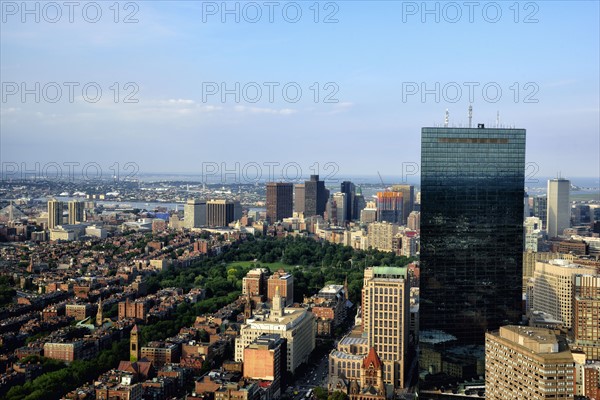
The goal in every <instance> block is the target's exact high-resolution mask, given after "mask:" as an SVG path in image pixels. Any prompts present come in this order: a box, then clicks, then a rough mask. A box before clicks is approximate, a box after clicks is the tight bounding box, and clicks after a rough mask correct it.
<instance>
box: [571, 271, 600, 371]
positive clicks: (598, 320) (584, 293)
mask: <svg viewBox="0 0 600 400" xmlns="http://www.w3.org/2000/svg"><path fill="white" fill-rule="evenodd" d="M573 290H574V293H573V295H574V298H573V334H574V337H575V342H574V344H573V346H574V347H575V348H578V349H581V350H583V352H584V353H585V356H586V358H587V359H588V360H600V312H599V311H598V310H600V275H597V274H596V275H577V276H576V277H575V285H574V287H573Z"/></svg>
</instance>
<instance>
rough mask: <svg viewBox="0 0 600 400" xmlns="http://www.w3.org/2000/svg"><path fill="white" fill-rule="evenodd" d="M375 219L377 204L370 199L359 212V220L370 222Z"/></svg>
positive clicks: (364, 222) (365, 222)
mask: <svg viewBox="0 0 600 400" xmlns="http://www.w3.org/2000/svg"><path fill="white" fill-rule="evenodd" d="M375 221H377V205H376V204H375V202H374V201H370V202H368V203H367V204H366V206H365V208H363V209H362V210H361V212H360V222H362V223H363V224H370V223H371V222H375Z"/></svg>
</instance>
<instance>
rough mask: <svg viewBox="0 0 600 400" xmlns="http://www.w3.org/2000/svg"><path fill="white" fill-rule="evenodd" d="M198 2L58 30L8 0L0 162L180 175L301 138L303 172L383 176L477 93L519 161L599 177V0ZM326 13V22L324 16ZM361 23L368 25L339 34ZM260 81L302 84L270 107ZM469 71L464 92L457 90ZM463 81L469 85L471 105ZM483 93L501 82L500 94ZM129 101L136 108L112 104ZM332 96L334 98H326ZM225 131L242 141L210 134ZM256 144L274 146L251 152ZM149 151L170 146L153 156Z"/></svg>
mask: <svg viewBox="0 0 600 400" xmlns="http://www.w3.org/2000/svg"><path fill="white" fill-rule="evenodd" d="M7 3H10V2H7ZM206 3H208V4H212V2H204V3H191V2H182V3H177V5H178V6H177V7H173V6H172V3H169V5H168V6H167V5H166V3H161V2H151V3H150V2H144V3H139V4H137V3H133V4H137V6H138V10H137V11H136V12H135V13H134V11H135V10H130V9H127V10H124V9H121V10H120V14H119V15H118V18H119V21H120V22H123V20H124V19H125V18H126V17H127V16H128V15H130V14H134V15H133V16H132V17H131V18H132V19H135V20H137V22H135V23H129V24H127V23H115V22H113V20H112V19H113V17H114V11H113V10H111V9H108V5H106V6H105V8H104V9H103V10H102V20H101V21H99V22H98V23H97V24H94V23H90V22H87V21H86V20H83V19H82V17H81V15H80V14H79V13H76V14H75V17H74V18H75V21H74V22H73V23H70V22H68V20H66V21H65V19H66V17H67V15H68V12H67V10H62V15H63V18H62V20H61V21H59V22H57V23H55V24H53V23H50V22H47V21H46V20H47V19H49V18H50V16H49V15H45V14H43V15H41V16H40V21H39V23H36V22H35V20H34V19H33V18H34V17H33V16H29V17H28V18H29V19H27V16H25V17H24V18H25V19H24V21H25V22H22V21H23V20H22V18H21V15H20V13H21V11H20V10H17V11H16V14H15V15H13V14H12V13H9V12H8V11H9V10H7V11H5V12H4V14H3V18H4V19H5V22H4V21H3V23H2V37H1V39H0V44H1V46H0V48H1V50H0V52H1V53H0V54H1V55H2V57H1V58H2V64H1V71H2V75H3V78H2V79H3V85H4V86H3V97H4V98H3V101H2V104H1V111H2V122H1V125H0V134H1V137H0V146H1V148H0V159H1V160H0V161H2V162H17V163H19V164H20V163H21V162H25V163H28V165H29V166H30V167H31V165H32V164H33V163H35V162H39V163H41V164H45V163H49V162H57V163H59V164H62V163H64V162H80V163H82V164H85V163H87V162H97V163H100V164H102V166H103V168H105V169H106V170H107V171H105V172H108V167H109V166H110V165H113V163H115V162H120V163H125V162H133V163H136V164H137V165H138V166H139V172H149V173H160V172H167V173H174V172H180V173H189V172H196V171H198V170H200V169H201V163H202V162H218V163H221V162H226V163H229V164H232V163H235V162H240V163H242V164H243V163H248V162H258V163H262V162H270V161H278V160H279V161H281V160H289V159H291V158H292V157H290V155H285V156H283V155H282V154H283V152H284V150H285V143H286V141H287V140H289V139H291V138H294V137H303V140H302V141H301V142H300V143H296V144H295V150H294V153H295V154H294V157H293V159H294V160H295V161H296V162H298V163H300V164H301V165H302V166H303V169H305V171H303V172H304V175H309V174H310V172H309V171H308V167H309V166H311V165H313V164H314V163H315V162H319V163H321V164H324V163H326V162H335V163H337V164H338V166H339V170H340V171H344V172H345V174H349V175H351V174H359V173H364V172H368V173H369V174H372V175H376V171H381V172H384V171H385V172H387V173H393V172H394V171H398V170H399V169H400V165H398V164H401V163H402V162H410V163H418V164H419V163H420V157H419V154H418V153H419V141H418V140H419V139H418V135H416V134H415V132H418V130H419V129H420V128H421V127H422V126H434V125H436V124H437V125H442V124H443V123H444V112H445V110H446V109H449V113H450V119H449V122H450V126H459V125H461V124H462V126H467V124H468V113H467V110H468V107H469V105H470V104H472V105H473V123H485V124H486V126H488V127H493V126H495V124H496V120H497V113H498V112H499V113H500V115H499V120H500V124H501V125H504V126H516V127H527V129H528V131H529V133H530V134H529V139H530V140H528V147H527V162H534V163H536V164H537V165H538V166H539V171H538V172H539V174H540V175H542V176H554V175H555V174H556V173H557V171H556V162H557V160H559V162H560V169H561V170H562V173H563V175H564V176H567V177H575V176H596V175H597V169H598V159H599V157H598V140H599V139H598V135H597V132H598V130H599V129H600V127H599V125H598V118H597V116H598V111H599V109H598V107H599V106H598V105H599V97H598V90H597V89H598V85H599V81H598V75H599V74H598V69H599V64H598V48H599V47H600V45H599V41H598V35H594V34H593V33H594V32H597V31H598V29H599V28H598V18H597V17H598V12H599V10H598V4H597V3H595V2H573V3H568V4H566V3H559V2H544V3H527V4H533V5H535V7H534V8H531V7H529V8H526V9H525V8H524V4H523V3H519V4H520V6H521V7H520V9H519V13H516V10H514V9H510V8H509V7H510V5H509V4H508V3H507V4H504V3H502V4H501V7H502V8H501V18H500V20H499V21H496V22H490V21H492V20H493V18H491V17H486V18H483V17H482V14H481V11H482V10H481V9H478V10H476V11H477V12H475V13H474V15H473V19H474V21H473V22H472V23H471V22H470V21H469V20H468V19H467V16H468V15H469V10H467V9H462V10H459V11H460V12H461V15H462V19H461V20H459V21H458V22H456V23H454V22H452V21H451V19H452V18H451V15H450V13H451V12H452V11H453V10H450V9H449V7H446V3H433V5H432V7H433V6H434V5H436V4H437V6H436V7H438V9H439V10H440V11H439V13H440V15H437V16H436V15H427V14H423V12H424V11H423V10H417V11H414V10H412V9H408V8H407V7H409V6H414V5H415V4H416V6H417V7H420V4H419V3H414V4H413V2H390V3H368V4H367V3H360V2H339V3H335V2H331V3H327V4H333V5H335V6H337V9H336V8H335V7H333V8H327V9H325V3H319V6H320V9H319V11H320V13H319V15H318V20H319V23H314V22H313V17H314V16H315V15H314V13H315V11H314V10H313V9H309V6H310V5H308V4H302V7H303V9H302V19H301V20H300V21H299V22H297V23H290V22H288V21H286V20H284V19H282V18H281V13H276V14H275V16H276V17H275V20H274V21H273V23H269V22H268V21H264V19H265V18H266V16H267V15H268V13H267V10H262V16H263V21H260V22H258V23H251V22H248V21H247V19H248V15H246V14H243V15H242V16H241V17H240V18H239V22H235V16H231V15H230V16H229V17H227V16H226V15H225V17H226V18H225V22H222V18H221V17H222V15H221V11H222V10H217V12H216V14H213V13H212V12H213V11H212V10H207V9H203V4H206ZM3 4H5V3H3ZM15 4H16V3H15ZM232 4H235V3H232ZM455 4H458V3H455ZM494 4H496V3H494ZM515 4H517V3H515ZM218 5H219V4H217V6H218ZM103 7H104V5H103ZM204 7H206V6H204ZM232 7H233V5H232ZM513 8H514V7H513ZM78 11H80V10H78ZM209 11H210V12H209ZM279 11H280V10H279ZM248 12H249V11H248ZM290 13H291V11H290ZM517 14H518V15H517ZM330 15H331V17H330V19H332V20H337V22H333V21H330V22H331V23H325V22H324V20H325V19H326V18H327V17H328V16H330ZM492 15H493V14H492V11H490V16H492ZM227 18H229V19H227ZM286 18H287V17H286ZM88 19H89V18H88ZM288 19H289V18H288ZM436 19H437V21H436ZM423 20H424V22H422V21H423ZM515 20H517V21H518V22H515ZM358 27H369V29H361V36H360V37H359V38H358V39H357V40H349V38H350V37H352V34H353V33H354V32H355V31H356V30H357V28H358ZM382 38H385V39H383V40H382ZM410 38H418V39H410ZM39 43H43V45H40V44H39ZM64 43H69V44H70V46H69V47H68V48H66V47H65V45H64ZM507 48H509V49H511V51H510V52H506V50H504V49H507ZM73 49H75V50H73ZM470 49H472V51H473V55H471V54H470V52H469V50H470ZM567 49H568V50H567ZM275 53H277V56H275ZM57 54H58V55H60V57H54V55H57ZM130 54H133V55H134V57H131V56H130ZM436 57H442V58H443V60H444V68H443V69H442V70H440V68H439V66H438V64H439V63H438V62H430V61H433V60H435V59H436ZM508 57H510V58H511V59H518V60H519V63H518V66H519V67H518V69H517V68H505V67H504V66H505V64H506V60H507V58H508ZM307 60H314V61H310V62H308V61H307ZM466 60H468V63H465V61H466ZM74 61H77V62H74ZM41 64H43V65H44V66H45V68H44V69H43V70H40V69H39V68H38V66H39V65H41ZM465 64H467V65H466V66H465ZM238 65H244V68H240V67H239V66H238ZM51 82H57V83H58V84H59V85H58V86H60V88H61V90H62V96H63V97H61V98H60V99H58V101H57V102H56V103H53V102H51V101H50V100H53V99H54V97H53V96H54V90H55V89H56V87H55V86H52V85H51V86H48V87H47V88H46V90H45V91H44V87H46V85H47V84H48V83H51ZM64 82H75V83H77V84H79V86H78V87H77V90H76V92H75V93H76V95H75V96H74V99H73V102H70V101H69V99H67V98H66V97H67V94H68V92H69V90H68V87H66V86H64V84H63V83H64ZM90 82H95V83H97V84H98V85H99V87H100V88H101V89H102V97H101V99H100V100H99V101H98V102H96V103H92V102H91V101H90V102H88V101H87V100H90V99H89V98H87V100H86V98H84V97H83V96H82V94H81V93H80V91H81V88H82V87H83V86H84V85H85V84H86V83H90ZM115 82H117V83H118V85H117V86H114V83H115ZM252 82H255V83H258V84H259V86H260V88H261V90H262V94H263V96H262V98H261V99H259V101H257V102H255V103H254V102H252V101H253V100H254V97H252V96H253V94H250V91H251V90H254V89H256V88H255V86H253V85H250V86H248V87H247V91H246V93H241V91H242V89H240V91H238V93H237V94H239V95H240V96H239V97H240V99H239V102H236V101H235V94H234V95H230V96H229V97H227V96H226V98H225V101H223V99H222V98H221V97H220V96H219V95H218V94H219V93H218V94H215V95H209V94H208V93H212V92H214V91H215V90H217V89H218V90H219V92H220V84H221V83H225V86H226V89H231V88H232V87H235V85H236V83H239V84H240V88H244V87H245V85H247V84H248V83H252ZM264 82H275V83H278V84H279V86H278V87H277V88H278V89H281V88H282V87H283V86H284V85H285V84H286V83H297V84H298V85H299V87H300V88H301V90H302V97H301V99H300V100H299V101H298V102H296V103H293V102H291V101H288V100H290V98H288V99H287V100H286V99H285V98H282V96H281V93H280V91H277V92H276V93H277V94H278V95H277V96H275V98H274V100H273V102H270V101H269V99H267V97H266V96H267V93H268V90H267V89H268V88H267V87H265V86H264V85H263V83H264ZM315 82H316V83H318V85H317V87H318V88H319V93H318V96H317V97H318V99H317V100H318V101H317V102H315V101H314V100H315V99H314V96H315V95H317V93H316V92H317V90H316V87H314V86H313V85H314V83H315ZM469 82H475V84H477V86H473V85H475V84H472V85H471V84H467V85H465V83H469ZM12 83H15V84H16V86H13V85H12ZM21 83H24V84H25V87H24V89H26V90H29V89H32V88H35V84H36V83H39V84H40V89H39V91H38V93H37V94H38V95H39V96H40V101H39V102H35V96H36V95H35V94H30V95H26V94H25V95H24V94H23V93H22V92H21ZM128 83H131V84H132V85H133V86H127V87H126V85H127V84H128ZM212 83H217V84H218V85H217V86H218V88H217V89H215V87H214V86H212ZM328 83H333V84H334V85H333V86H327V87H326V85H327V84H328ZM454 83H456V85H455V84H454ZM488 83H490V84H491V85H490V87H492V88H491V89H490V93H489V96H487V95H486V96H487V97H485V98H484V97H483V96H482V92H481V89H482V88H483V87H484V86H485V85H486V84H488ZM515 83H517V85H516V86H514V84H515ZM414 84H416V86H415V85H414ZM421 84H424V86H422V85H421ZM437 84H439V88H438V89H435V88H436V85H437ZM528 84H530V85H528ZM292 86H294V85H292ZM457 86H458V88H459V89H460V90H461V93H462V95H461V96H460V98H458V99H457V98H456V97H457V96H456V95H455V91H456V90H457ZM311 87H312V89H311ZM469 87H475V88H476V89H477V90H476V91H475V92H474V93H475V95H474V97H473V99H472V100H473V101H470V100H471V99H469V96H468V93H469V90H470V89H469ZM495 87H500V88H501V91H502V96H501V98H500V99H499V100H498V101H497V102H493V101H494V100H495V98H492V96H493V94H492V92H493V90H494V88H495ZM111 88H112V89H111ZM117 88H118V90H117ZM253 88H254V89H253ZM444 88H446V89H444ZM203 89H204V90H203ZM209 89H210V90H209ZM421 89H423V90H421ZM517 89H518V90H517ZM15 90H16V91H17V92H16V93H15V94H11V93H13V92H14V91H15ZM415 90H416V91H417V92H416V94H414V95H412V94H410V93H413V92H415ZM428 90H429V91H431V90H433V91H434V92H435V93H433V94H430V95H426V94H425V99H424V101H423V98H421V95H422V94H424V92H426V91H428ZM34 91H35V89H34ZM117 92H118V93H117ZM334 92H335V94H333V93H334ZM517 92H518V93H517ZM134 93H135V94H134ZM252 93H254V92H252ZM22 95H24V96H25V101H23V98H22ZM89 95H90V96H92V94H91V92H90V94H89ZM128 95H131V96H132V97H131V99H130V100H136V101H137V103H128V102H124V101H125V97H126V96H128ZM328 95H331V99H330V100H332V101H334V100H335V101H337V102H325V97H326V96H328ZM115 96H116V100H117V102H115V101H114V100H115V98H114V97H115ZM290 96H292V93H291V92H290ZM436 96H437V97H439V99H438V98H437V97H436ZM515 96H516V99H517V100H518V101H515ZM526 97H528V100H527V101H526ZM249 100H251V101H249ZM455 100H456V101H455ZM529 100H532V102H529ZM533 100H537V101H538V102H537V103H536V102H533ZM224 137H227V138H228V142H229V143H235V144H237V145H236V146H221V142H222V139H223V138H224ZM342 138H343V141H341V142H340V140H341V139H342ZM370 138H377V141H378V142H379V143H387V144H388V145H386V146H378V147H377V153H378V154H377V156H376V157H374V156H372V155H370V154H371V153H372V152H369V151H368V147H365V146H364V145H366V144H368V142H369V140H370ZM32 142H33V143H37V144H36V145H34V146H30V145H29V144H30V143H32ZM569 142H577V143H585V145H582V146H578V147H577V151H565V148H566V146H562V145H558V144H559V143H560V144H563V143H564V144H567V143H569ZM184 143H185V145H183V144H184ZM315 143H318V144H319V145H318V146H314V145H313V144H315ZM258 144H261V146H263V147H264V148H263V149H262V150H263V153H264V154H269V156H266V155H265V156H260V157H257V156H256V154H252V153H253V152H252V151H248V149H251V148H253V147H256V145H258ZM340 144H341V145H340ZM338 145H340V146H339V147H336V146H338ZM158 148H163V149H165V150H167V151H171V152H173V153H174V154H177V156H176V157H168V158H162V159H160V158H156V157H154V156H153V154H154V152H155V150H156V149H158ZM333 149H337V151H332V150H333ZM48 150H51V151H48ZM357 160H360V161H362V162H361V163H357V162H356V161H357ZM581 160H587V161H588V162H585V163H582V162H581ZM361 164H362V165H361ZM363 165H368V166H369V167H368V168H369V171H363V170H364V167H363ZM312 173H317V172H316V171H315V172H312ZM319 173H320V175H324V173H323V172H322V171H319Z"/></svg>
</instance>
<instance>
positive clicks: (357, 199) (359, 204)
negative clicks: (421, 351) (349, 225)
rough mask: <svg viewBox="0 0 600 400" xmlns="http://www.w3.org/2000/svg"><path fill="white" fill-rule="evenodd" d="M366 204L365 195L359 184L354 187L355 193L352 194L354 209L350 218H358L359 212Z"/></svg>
mask: <svg viewBox="0 0 600 400" xmlns="http://www.w3.org/2000/svg"><path fill="white" fill-rule="evenodd" d="M366 206H367V202H366V201H365V196H363V194H362V189H361V188H360V186H359V187H358V188H357V189H356V195H355V196H354V210H353V211H352V212H353V217H352V219H354V220H357V219H360V212H361V211H362V210H363V209H364V208H365V207H366Z"/></svg>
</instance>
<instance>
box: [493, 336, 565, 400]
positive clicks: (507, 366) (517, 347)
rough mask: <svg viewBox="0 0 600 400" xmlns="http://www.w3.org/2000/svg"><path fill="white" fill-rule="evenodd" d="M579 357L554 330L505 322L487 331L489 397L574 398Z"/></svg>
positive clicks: (495, 399)
mask: <svg viewBox="0 0 600 400" xmlns="http://www.w3.org/2000/svg"><path fill="white" fill-rule="evenodd" d="M574 394H575V361H574V359H573V355H572V353H571V351H570V350H569V347H568V346H567V342H566V339H565V338H564V337H561V336H557V335H556V334H555V333H554V331H553V330H549V329H543V328H533V327H529V326H511V325H509V326H503V327H501V328H500V330H499V331H498V332H493V333H486V334H485V398H486V399H487V400H508V399H527V400H546V399H548V400H550V399H573V398H574Z"/></svg>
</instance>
